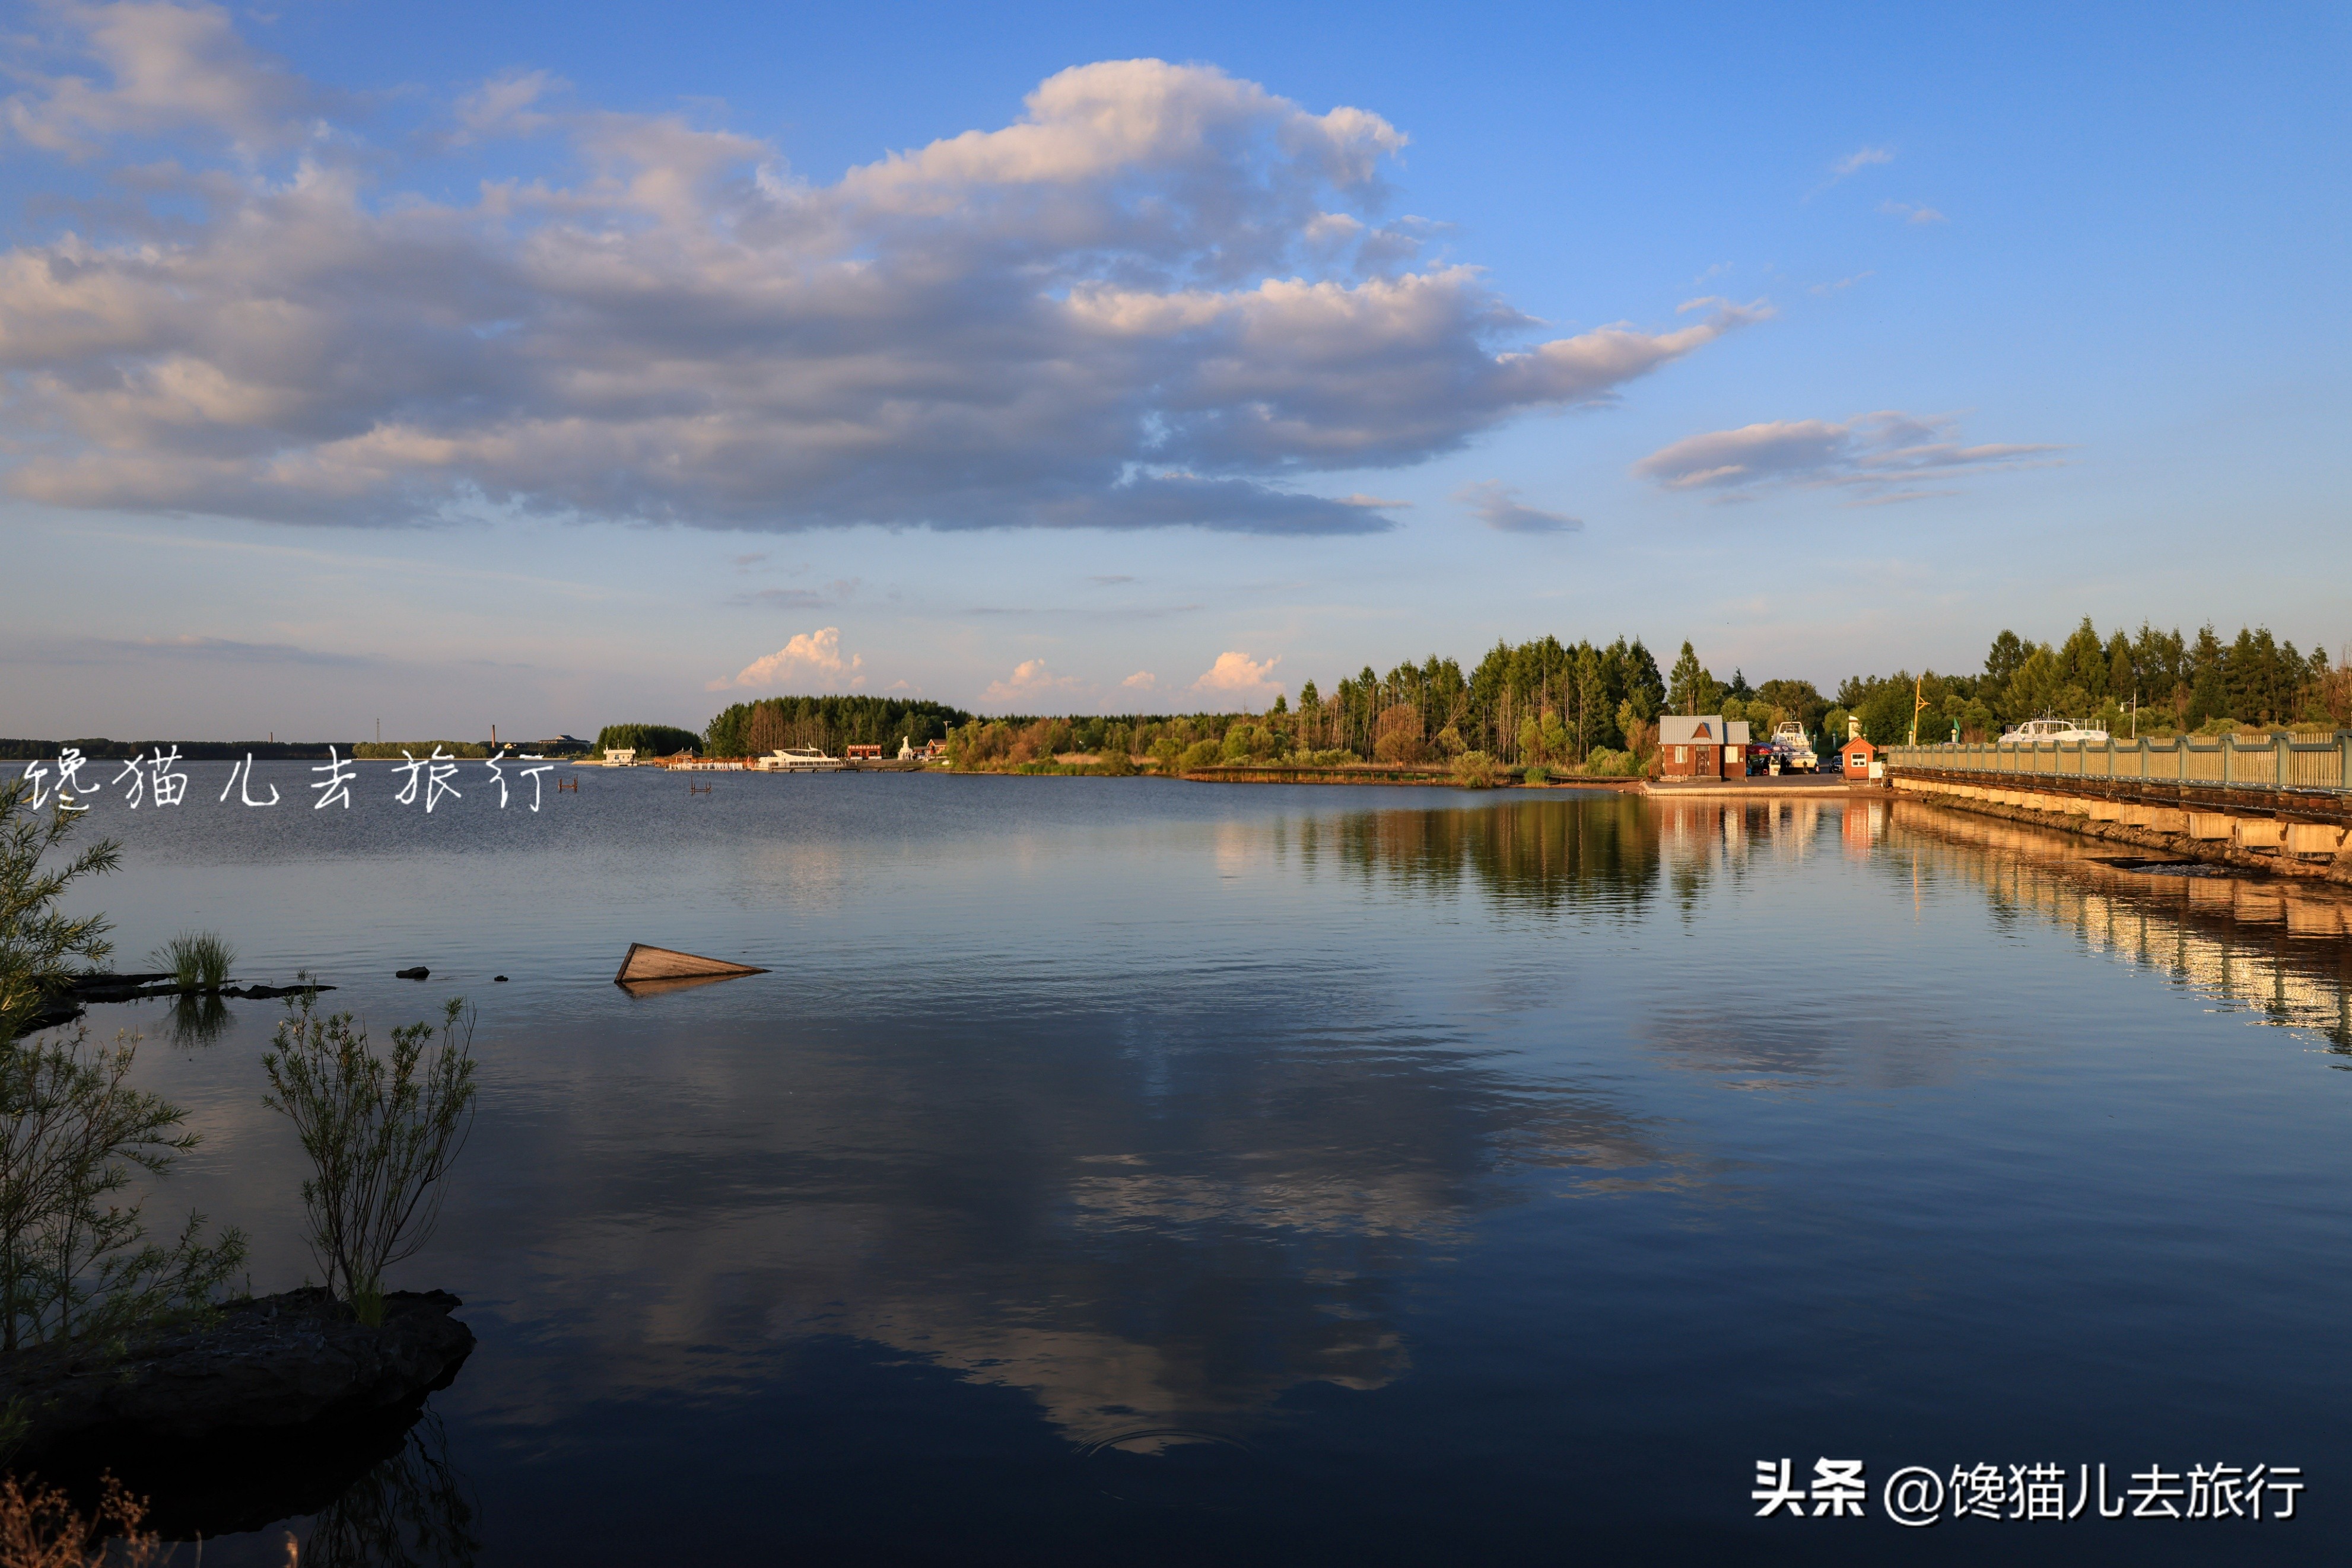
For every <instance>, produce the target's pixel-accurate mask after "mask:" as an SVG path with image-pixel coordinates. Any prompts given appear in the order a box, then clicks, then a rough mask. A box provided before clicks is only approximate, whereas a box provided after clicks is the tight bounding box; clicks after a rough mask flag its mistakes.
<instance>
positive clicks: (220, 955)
mask: <svg viewBox="0 0 2352 1568" xmlns="http://www.w3.org/2000/svg"><path fill="white" fill-rule="evenodd" d="M155 962H156V963H157V964H159V965H161V966H163V967H164V968H166V969H169V970H170V971H171V972H172V983H173V984H174V985H176V986H178V987H179V988H181V989H182V990H196V991H217V990H219V989H220V988H221V987H222V985H223V984H224V983H225V982H226V980H227V979H228V971H229V966H230V965H232V964H234V963H236V948H234V947H232V946H229V945H228V943H227V941H226V939H225V938H223V937H222V936H220V934H219V933H217V932H214V931H183V932H181V933H180V934H179V935H178V936H174V937H173V938H172V939H171V941H169V942H167V943H165V944H164V945H163V946H161V947H158V948H156V949H155Z"/></svg>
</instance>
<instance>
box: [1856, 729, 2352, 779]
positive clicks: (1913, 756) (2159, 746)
mask: <svg viewBox="0 0 2352 1568" xmlns="http://www.w3.org/2000/svg"><path fill="white" fill-rule="evenodd" d="M1881 755H1882V756H1883V757H1884V758H1885V761H1886V764H1887V766H1888V767H1890V768H1920V769H1923V770H1927V771H1946V772H1958V773H2013V774H2016V775H2018V776H2020V777H2021V778H2042V779H2147V780H2149V781H2150V782H2153V783H2158V784H2205V785H2210V786H2212V787H2214V788H2215V789H2225V788H2226V789H2330V790H2335V791H2336V792H2338V793H2347V792H2352V730H2337V731H2336V733H2335V734H2334V735H2333V736H2329V737H2312V738H2310V739H2298V738H2297V737H2294V736H2292V735H2289V734H2286V733H2285V732H2284V731H2281V732H2279V733H2278V734H2275V735H2270V736H2265V737H2263V738H2261V739H2259V740H2245V739H2241V738H2239V737H2236V736H2229V735H2225V736H2220V737H2213V736H2172V737H2167V738H2165V739H2162V740H2151V739H2147V738H2145V737H2143V738H2141V739H2138V740H2112V739H2110V740H2104V741H2098V740H2045V741H2042V742H2039V743H2038V744H2027V745H2016V744H2012V743H2009V742H2004V741H1979V742H1962V743H1961V744H1958V745H1944V746H1890V747H1886V748H1885V751H1884V752H1883V753H1881Z"/></svg>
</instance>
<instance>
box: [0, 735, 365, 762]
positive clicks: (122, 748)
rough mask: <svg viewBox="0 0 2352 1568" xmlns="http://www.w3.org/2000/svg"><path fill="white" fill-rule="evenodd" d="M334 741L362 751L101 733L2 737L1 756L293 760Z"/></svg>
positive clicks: (318, 753) (320, 753)
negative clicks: (72, 751) (68, 751)
mask: <svg viewBox="0 0 2352 1568" xmlns="http://www.w3.org/2000/svg"><path fill="white" fill-rule="evenodd" d="M330 745H332V746H333V747H335V749H336V752H337V754H338V755H340V756H343V757H352V756H356V755H358V754H359V748H360V745H361V743H360V742H358V741H355V740H337V741H332V742H330V741H324V740H109V739H107V738H106V737H103V736H99V737H89V738H85V739H81V740H0V759H5V760H8V761H11V762H38V761H44V760H47V759H48V758H54V757H56V756H57V755H58V752H59V751H61V750H63V749H64V748H65V747H68V746H70V747H75V748H77V749H78V750H79V751H80V752H81V754H82V755H83V756H84V757H103V758H124V759H128V758H133V757H144V756H146V755H148V754H149V753H151V752H152V751H154V750H155V748H156V747H163V749H164V750H166V751H169V750H171V749H172V748H173V747H178V748H179V752H180V758H181V760H183V761H185V762H242V761H244V760H245V758H246V757H247V754H250V755H251V756H252V758H253V759H254V760H255V761H256V762H291V761H295V760H298V759H305V758H320V759H322V760H323V759H324V758H325V757H326V755H327V747H329V746H330ZM394 755H397V753H395V754H394Z"/></svg>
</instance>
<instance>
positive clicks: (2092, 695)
mask: <svg viewBox="0 0 2352 1568" xmlns="http://www.w3.org/2000/svg"><path fill="white" fill-rule="evenodd" d="M2058 684H2059V685H2061V686H2062V687H2063V686H2080V687H2081V688H2082V689H2083V692H2084V695H2085V696H2086V697H2087V698H2088V699H2089V702H2086V703H2076V704H2074V705H2072V708H2073V711H2074V712H2076V713H2081V712H2084V711H2085V710H2086V709H2087V707H2088V706H2089V703H2093V702H2096V701H2097V700H2098V699H2099V698H2101V697H2103V696H2105V695H2107V647H2106V644H2105V643H2103V642H2101V641H2100V640H2099V633H2098V632H2097V631H2096V630H2095V628H2094V627H2093V626H2092V625H2091V618H2090V617H2089V616H2087V615H2085V616H2084V617H2083V623H2082V624H2081V625H2080V626H2077V627H2075V628H2074V634H2073V635H2072V636H2070V637H2068V638H2067V639H2066V643H2065V645H2064V646H2063V647H2062V648H2060V649H2059V650H2058Z"/></svg>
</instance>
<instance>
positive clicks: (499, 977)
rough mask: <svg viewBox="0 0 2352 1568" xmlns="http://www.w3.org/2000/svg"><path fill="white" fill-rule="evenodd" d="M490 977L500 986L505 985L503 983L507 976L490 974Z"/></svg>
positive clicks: (505, 981)
mask: <svg viewBox="0 0 2352 1568" xmlns="http://www.w3.org/2000/svg"><path fill="white" fill-rule="evenodd" d="M490 979H491V981H492V982H493V983H495V984H497V985H501V986H503V985H505V984H506V983H507V977H505V976H504V975H492V976H491V977H490Z"/></svg>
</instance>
